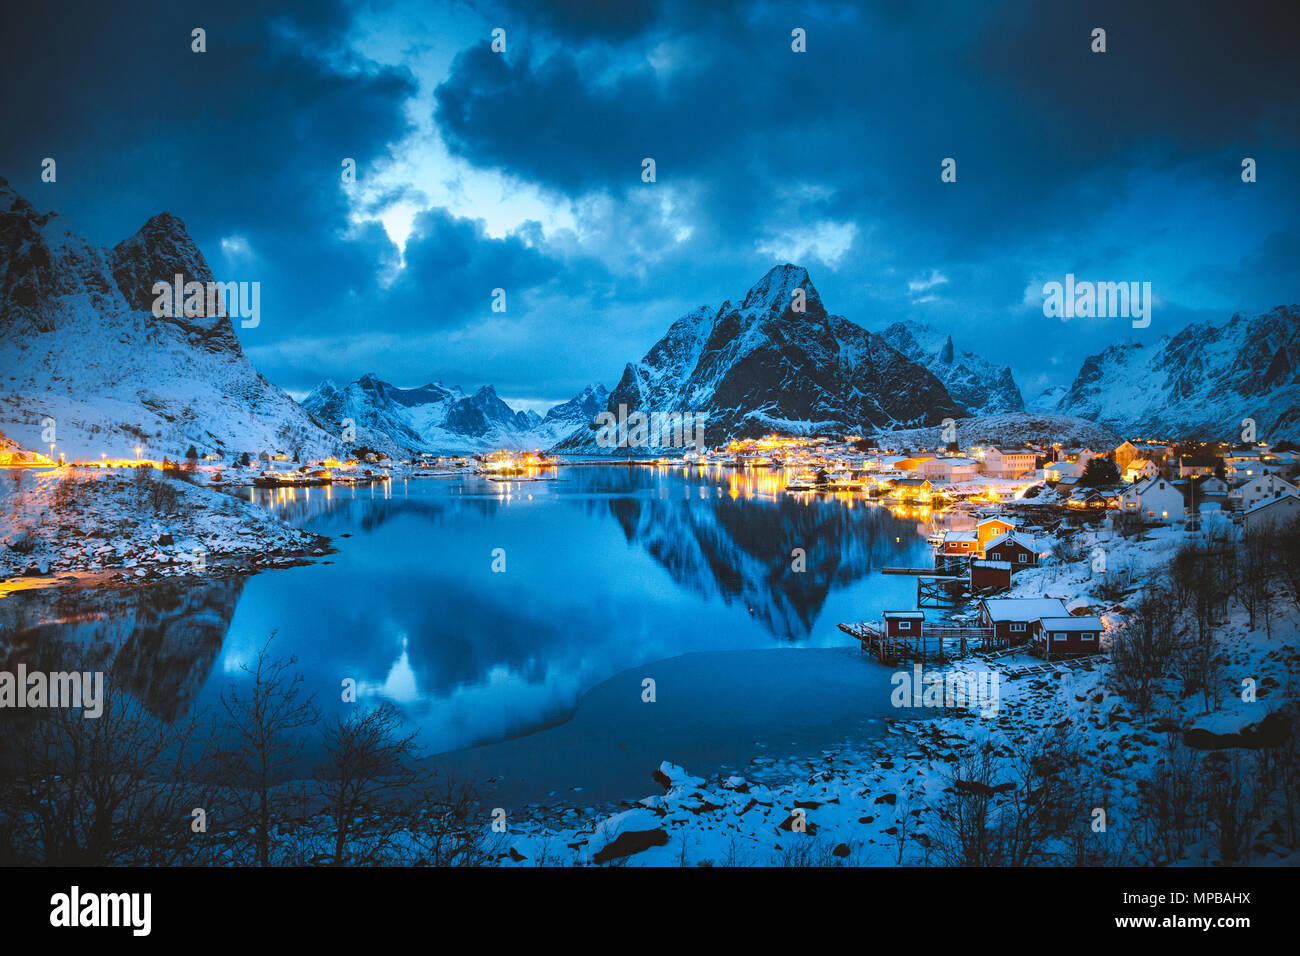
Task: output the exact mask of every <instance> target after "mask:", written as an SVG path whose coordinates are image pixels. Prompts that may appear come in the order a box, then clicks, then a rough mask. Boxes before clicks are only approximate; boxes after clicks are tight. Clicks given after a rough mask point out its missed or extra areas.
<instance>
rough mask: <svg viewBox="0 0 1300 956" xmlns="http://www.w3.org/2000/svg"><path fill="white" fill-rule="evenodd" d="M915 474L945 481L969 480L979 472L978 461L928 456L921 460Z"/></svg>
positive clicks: (932, 479)
mask: <svg viewBox="0 0 1300 956" xmlns="http://www.w3.org/2000/svg"><path fill="white" fill-rule="evenodd" d="M917 474H918V475H920V476H921V477H923V478H929V479H930V480H931V481H942V482H946V483H956V482H961V481H970V480H971V479H973V478H974V477H975V476H976V475H977V474H979V462H977V461H975V459H973V458H946V457H945V458H930V459H927V460H925V461H923V462H921V464H920V467H918V468H917Z"/></svg>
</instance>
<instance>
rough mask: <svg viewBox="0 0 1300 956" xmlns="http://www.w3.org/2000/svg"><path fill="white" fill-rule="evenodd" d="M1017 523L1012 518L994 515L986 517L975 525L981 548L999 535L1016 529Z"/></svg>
mask: <svg viewBox="0 0 1300 956" xmlns="http://www.w3.org/2000/svg"><path fill="white" fill-rule="evenodd" d="M1015 530H1016V523H1015V521H1013V520H1012V519H1010V518H1003V517H992V518H985V519H984V520H983V521H980V522H977V523H976V525H975V536H976V538H977V539H978V540H979V543H980V550H981V551H983V550H984V546H985V545H986V544H988V543H989V542H990V541H992V540H993V539H994V538H996V537H998V535H1003V534H1006V533H1007V532H1008V531H1015Z"/></svg>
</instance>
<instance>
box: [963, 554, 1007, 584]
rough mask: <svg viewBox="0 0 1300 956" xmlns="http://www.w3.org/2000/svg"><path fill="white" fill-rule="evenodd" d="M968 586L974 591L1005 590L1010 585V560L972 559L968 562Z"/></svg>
mask: <svg viewBox="0 0 1300 956" xmlns="http://www.w3.org/2000/svg"><path fill="white" fill-rule="evenodd" d="M970 586H971V589H972V590H974V591H984V590H998V591H1005V590H1006V589H1007V588H1009V587H1011V562H1010V561H982V560H980V559H979V558H975V559H973V560H972V561H971V563H970Z"/></svg>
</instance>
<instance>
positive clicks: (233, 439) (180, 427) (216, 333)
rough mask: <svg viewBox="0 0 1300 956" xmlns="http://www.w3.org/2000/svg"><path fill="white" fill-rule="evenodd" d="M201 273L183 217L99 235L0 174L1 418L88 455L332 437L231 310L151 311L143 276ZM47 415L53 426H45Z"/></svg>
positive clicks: (331, 445) (30, 444)
mask: <svg viewBox="0 0 1300 956" xmlns="http://www.w3.org/2000/svg"><path fill="white" fill-rule="evenodd" d="M178 274H179V275H181V276H183V277H184V278H185V280H186V281H196V282H202V283H207V282H210V281H212V278H213V276H212V272H211V270H210V269H209V268H208V264H207V261H206V260H205V259H204V258H203V254H202V253H201V252H200V251H199V249H198V247H197V246H196V245H195V244H194V241H193V240H192V239H191V238H190V237H189V235H188V234H187V233H186V231H185V224H184V223H183V222H181V220H179V219H177V218H176V217H175V216H172V215H169V214H166V213H164V214H162V215H159V216H155V217H153V218H152V219H150V220H149V221H148V222H146V223H145V224H144V226H143V227H142V228H141V229H140V231H139V232H137V233H136V234H135V235H134V236H132V237H130V238H129V239H125V240H123V241H122V242H120V243H118V244H117V245H116V246H114V247H113V248H112V249H101V248H99V247H97V246H92V245H91V244H90V243H88V242H86V240H84V239H82V238H81V237H79V236H77V235H75V234H73V233H72V232H71V231H69V230H68V229H67V227H66V226H64V224H63V221H62V220H61V219H60V218H59V217H58V216H56V215H55V214H54V213H45V214H40V213H37V212H36V210H35V209H33V208H32V206H31V204H30V203H28V202H27V201H26V200H25V199H23V198H22V197H21V196H19V195H18V194H17V193H16V192H14V190H13V189H12V188H10V186H9V184H8V183H7V182H6V181H5V180H3V179H0V369H2V370H3V378H0V431H3V432H4V433H6V434H7V435H8V436H9V437H10V438H12V439H14V440H16V441H17V442H19V443H20V444H22V445H23V446H25V447H27V448H35V449H38V450H40V451H43V452H44V451H47V449H48V446H49V445H50V444H53V445H54V446H55V454H56V455H57V454H63V455H65V456H66V457H67V459H68V460H69V461H72V460H75V459H76V458H89V459H94V460H96V461H97V460H99V458H100V456H101V455H108V456H110V457H123V456H126V457H134V455H135V448H136V447H142V448H143V450H144V451H143V453H144V455H145V456H146V457H153V458H160V457H163V456H172V457H179V456H180V455H183V454H184V453H185V451H186V449H187V448H188V447H189V446H190V445H194V446H195V448H196V449H198V450H199V451H200V452H213V451H222V452H226V453H228V454H237V453H239V452H243V451H249V452H252V453H254V454H256V453H257V452H259V451H283V452H285V453H286V454H289V453H297V454H300V455H323V454H328V453H331V452H333V451H334V450H336V449H337V448H338V442H337V440H336V439H334V438H333V437H332V436H330V435H329V434H327V433H326V432H325V431H324V430H323V429H322V428H320V426H319V425H317V423H316V422H315V421H313V420H312V418H311V416H310V415H308V413H307V412H306V411H304V410H303V409H302V407H301V406H299V405H298V403H297V402H295V401H294V400H293V399H292V398H290V397H289V395H287V394H286V393H285V392H283V391H282V390H281V389H279V388H278V387H276V386H275V385H272V384H271V383H270V382H268V381H267V380H266V379H264V378H262V376H261V375H259V374H258V373H257V371H256V370H255V369H254V368H253V366H252V364H251V363H250V362H249V361H248V359H247V357H245V355H244V352H243V349H242V348H240V344H239V338H238V336H237V335H236V334H235V330H234V328H233V326H232V325H231V321H230V319H229V318H228V317H226V316H225V315H223V314H219V310H213V311H210V310H208V309H207V307H206V303H205V304H204V307H203V308H200V309H199V310H197V311H198V312H199V314H197V315H190V316H184V315H182V316H176V317H164V318H159V317H155V316H154V315H153V314H152V311H151V306H152V304H153V301H154V298H155V296H154V294H153V291H152V289H153V284H154V282H157V281H165V282H168V283H170V282H172V280H173V278H174V277H175V276H176V275H178ZM51 429H52V431H51Z"/></svg>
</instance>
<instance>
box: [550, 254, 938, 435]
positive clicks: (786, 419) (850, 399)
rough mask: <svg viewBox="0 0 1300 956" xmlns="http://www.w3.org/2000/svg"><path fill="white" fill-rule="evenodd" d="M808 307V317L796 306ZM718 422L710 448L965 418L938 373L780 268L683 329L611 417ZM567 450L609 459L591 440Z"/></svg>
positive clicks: (685, 320)
mask: <svg viewBox="0 0 1300 956" xmlns="http://www.w3.org/2000/svg"><path fill="white" fill-rule="evenodd" d="M800 296H802V302H803V305H804V310H803V311H799V310H798V309H797V308H796V307H795V304H796V303H797V302H798V301H799V297H800ZM620 405H623V406H626V407H627V409H628V410H629V411H638V410H639V411H642V412H647V413H651V412H660V413H665V414H673V413H676V414H682V415H685V414H699V413H706V414H707V415H708V419H707V427H706V431H705V440H706V442H707V443H708V444H716V443H718V442H721V441H724V440H726V439H727V438H731V437H746V436H754V435H759V434H763V433H765V432H771V431H779V432H785V433H803V434H808V433H816V432H827V431H833V432H852V431H857V430H859V429H862V428H867V427H870V426H871V425H876V426H881V425H886V424H892V423H898V424H908V425H921V424H927V423H937V422H938V421H940V420H941V419H943V418H945V417H948V416H954V415H960V414H962V411H963V410H962V408H961V406H960V405H959V404H958V403H957V402H955V401H953V399H952V398H951V396H949V394H948V392H947V390H946V389H945V388H944V387H943V384H942V383H941V382H940V381H939V379H937V378H936V377H935V376H934V375H933V374H932V373H930V372H929V371H927V370H926V369H925V368H923V367H921V366H920V365H918V364H916V363H915V362H913V361H911V360H910V359H908V358H907V357H906V356H904V355H902V354H901V353H900V352H898V351H897V350H896V349H894V348H893V347H891V346H890V345H889V344H888V343H887V342H885V341H884V339H882V338H881V337H880V336H878V335H873V334H872V333H870V332H867V331H866V330H864V329H862V328H861V327H859V326H857V325H854V324H853V323H852V322H849V321H848V320H847V319H844V318H842V317H841V316H836V315H831V314H828V313H827V311H826V309H825V307H824V306H823V305H822V301H821V297H820V296H819V295H818V294H817V290H816V289H815V288H814V287H813V284H812V282H811V280H810V279H809V278H808V272H807V270H805V269H803V268H801V267H799V266H794V265H788V264H787V265H781V266H776V267H775V268H773V269H772V270H770V271H769V272H768V273H767V274H766V275H765V276H763V278H762V279H760V280H759V281H758V283H757V284H756V285H754V287H753V288H751V289H750V290H749V292H748V293H746V295H745V298H744V301H743V302H742V303H741V304H740V305H739V306H737V305H734V304H733V303H731V302H730V301H728V302H724V303H723V304H722V306H721V308H718V309H716V310H715V309H711V308H708V307H707V306H705V307H701V308H698V309H696V310H695V311H693V312H690V313H688V314H687V315H685V316H683V317H682V318H680V319H678V320H677V321H676V322H675V323H673V325H672V327H671V328H670V329H669V330H668V332H667V334H666V335H665V336H664V337H663V338H662V339H660V340H659V342H657V343H656V344H655V345H654V346H653V347H652V348H651V349H650V351H649V352H647V353H646V355H645V357H644V358H642V359H641V361H640V362H637V363H635V364H629V365H628V366H627V368H626V369H625V370H624V372H623V377H622V380H621V381H620V382H619V384H618V386H617V387H616V388H615V389H614V391H613V392H611V393H610V396H609V404H608V410H609V411H610V412H612V413H614V414H616V415H617V413H618V408H619V406H620ZM560 448H561V450H571V451H600V450H602V449H599V448H598V447H596V441H595V435H594V433H593V432H592V431H591V430H590V429H585V428H584V429H581V430H580V431H578V432H576V433H575V434H573V435H571V436H570V437H569V438H568V439H566V440H565V441H564V442H563V443H561V445H560Z"/></svg>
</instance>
